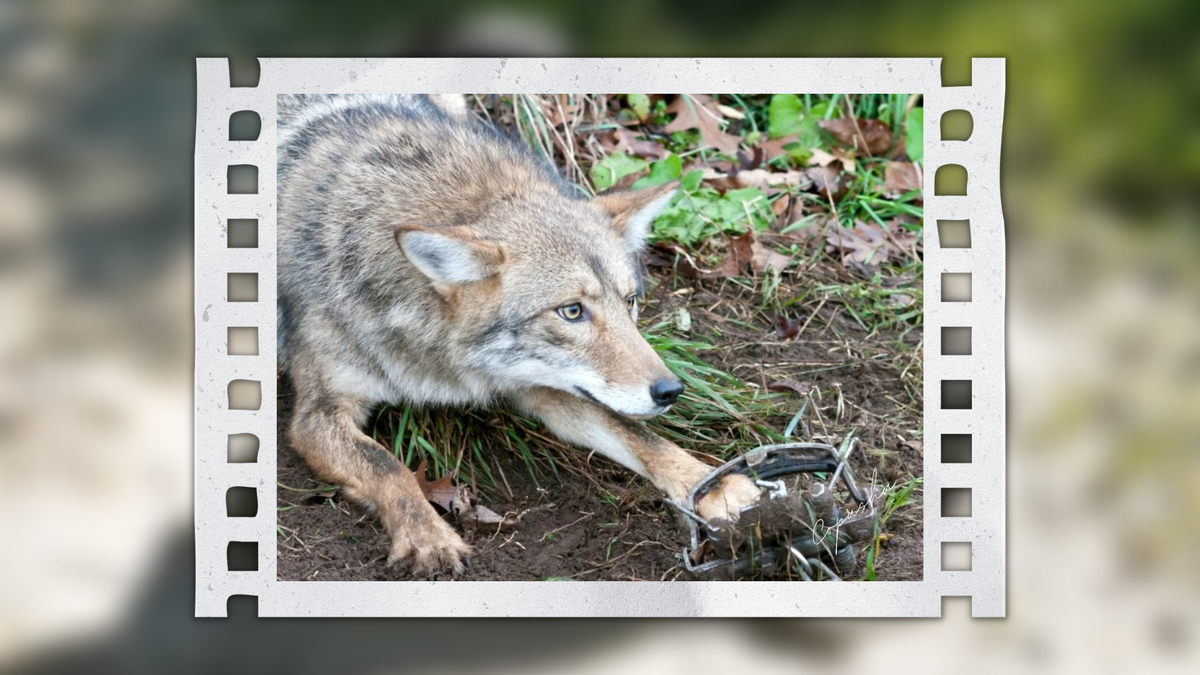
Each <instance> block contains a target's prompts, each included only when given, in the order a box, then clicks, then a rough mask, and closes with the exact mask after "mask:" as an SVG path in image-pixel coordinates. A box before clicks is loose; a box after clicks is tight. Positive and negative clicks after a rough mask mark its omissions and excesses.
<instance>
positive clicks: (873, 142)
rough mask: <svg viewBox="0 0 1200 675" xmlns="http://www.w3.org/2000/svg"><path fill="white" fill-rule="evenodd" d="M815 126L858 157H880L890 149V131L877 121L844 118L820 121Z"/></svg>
mask: <svg viewBox="0 0 1200 675" xmlns="http://www.w3.org/2000/svg"><path fill="white" fill-rule="evenodd" d="M817 124H820V125H821V128H822V129H824V130H826V131H828V132H829V133H831V134H833V135H834V137H835V138H837V139H838V140H839V141H841V142H842V143H844V144H846V145H848V146H850V147H852V148H854V149H855V151H856V154H859V155H867V154H869V155H882V154H884V153H885V152H887V151H888V148H890V147H892V130H891V129H890V128H888V126H887V125H886V124H884V123H883V122H880V121H879V120H855V119H847V118H845V117H842V118H838V119H833V120H821V121H820V122H818V123H817Z"/></svg>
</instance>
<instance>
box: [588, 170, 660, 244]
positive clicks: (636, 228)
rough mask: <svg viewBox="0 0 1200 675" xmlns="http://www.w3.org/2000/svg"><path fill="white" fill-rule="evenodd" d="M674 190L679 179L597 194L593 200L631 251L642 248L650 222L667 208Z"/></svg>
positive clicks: (648, 232)
mask: <svg viewBox="0 0 1200 675" xmlns="http://www.w3.org/2000/svg"><path fill="white" fill-rule="evenodd" d="M677 192H679V181H672V182H670V183H667V184H666V185H656V186H655V187H648V188H643V189H641V190H624V191H621V192H612V193H609V194H604V195H600V196H598V197H596V203H598V204H599V205H600V206H601V207H603V208H604V210H605V211H608V213H609V214H610V215H611V216H612V218H613V225H614V226H615V227H616V228H617V231H618V232H620V233H621V236H623V237H625V242H626V243H627V244H628V245H629V248H630V250H633V251H641V250H642V248H643V247H644V246H645V245H646V236H647V235H649V234H650V223H653V222H654V219H655V217H657V216H658V214H659V213H661V212H662V210H663V209H665V208H667V204H670V203H671V200H672V199H674V198H675V194H676V193H677Z"/></svg>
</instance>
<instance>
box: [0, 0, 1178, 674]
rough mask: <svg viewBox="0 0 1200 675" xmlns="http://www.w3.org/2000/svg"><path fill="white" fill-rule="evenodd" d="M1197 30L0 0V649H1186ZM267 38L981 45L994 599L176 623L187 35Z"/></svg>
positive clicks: (696, 11)
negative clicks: (1001, 328)
mask: <svg viewBox="0 0 1200 675" xmlns="http://www.w3.org/2000/svg"><path fill="white" fill-rule="evenodd" d="M1198 27H1200V4H1197V3H1189V2H1170V1H1167V0H1143V1H1142V2H1138V3H1118V2H1099V1H1096V0H1091V1H1082V0H1071V1H1068V2H1061V3H1054V4H1051V3H1046V2H1043V1H1041V0H1012V1H1008V2H999V3H992V4H987V5H984V4H982V3H962V2H941V1H929V0H926V1H923V2H912V3H905V4H903V5H901V4H898V3H887V4H886V5H881V6H876V5H872V4H870V3H864V2H843V3H812V4H802V3H794V2H772V1H770V0H764V1H762V2H758V3H754V4H752V5H747V4H745V3H743V4H740V5H739V4H737V3H733V4H731V3H726V2H712V1H711V0H692V1H691V2H687V3H683V2H675V3H673V2H664V1H657V2H638V1H634V0H611V1H610V2H606V3H603V4H583V3H576V4H573V5H570V6H568V7H564V8H560V7H558V6H555V5H551V4H550V3H545V2H529V3H510V4H496V3H488V4H486V5H485V4H484V3H438V4H435V3H422V4H415V3H414V4H412V5H411V6H410V5H408V4H407V3H398V2H396V3H384V2H370V3H348V2H347V3H338V4H337V7H336V8H335V11H329V8H328V7H327V6H325V5H322V4H320V3H313V2H291V3H287V4H279V5H274V4H269V3H265V2H256V1H250V0H241V1H238V2H233V1H226V2H210V3H200V2H198V1H190V0H161V1H157V0H114V1H112V2H105V3H98V2H90V1H88V0H38V1H37V2H32V1H30V2H21V1H19V0H13V1H8V2H3V3H0V542H2V543H0V671H15V672H74V671H86V672H164V671H168V670H170V671H172V672H190V671H195V672H209V671H213V670H216V669H218V668H221V669H228V670H230V671H236V670H243V669H246V670H248V669H250V668H254V669H256V670H262V669H266V668H268V667H269V666H272V665H274V666H279V665H280V664H281V662H282V665H283V666H284V667H287V668H289V670H291V671H292V672H317V671H319V670H326V669H329V668H333V667H337V668H340V669H341V670H345V671H356V672H358V671H367V672H440V673H457V672H505V671H510V670H511V671H520V672H560V671H561V670H563V669H565V668H567V667H570V668H573V669H578V670H583V671H595V672H600V671H610V670H613V669H615V668H631V667H636V668H656V669H660V670H664V671H670V672H688V673H700V672H717V671H725V672H727V671H730V670H733V669H738V668H742V669H744V668H751V667H752V668H759V667H762V668H779V667H783V668H789V669H791V670H806V669H810V670H822V671H823V670H827V669H829V668H839V667H849V668H863V667H869V668H873V669H882V668H891V667H904V668H908V667H914V666H915V667H921V666H918V665H917V664H925V665H924V669H925V670H927V671H932V672H953V671H962V670H966V669H968V668H970V669H972V670H974V671H976V672H1012V671H1013V670H1014V669H1020V670H1021V671H1031V672H1032V671H1037V672H1089V673H1090V672H1135V671H1136V672H1141V671H1143V670H1145V671H1152V670H1164V669H1166V668H1168V667H1174V668H1178V667H1180V666H1184V667H1186V666H1188V665H1190V666H1192V668H1195V666H1196V665H1197V664H1200V565H1198V564H1197V556H1198V554H1200V219H1198V216H1200V189H1198V188H1200V113H1198V112H1197V111H1198V110H1200V86H1198V85H1200V39H1197V38H1198V37H1200V36H1198V35H1197V32H1198V30H1197V28H1198ZM289 55H297V56H299V55H303V56H420V55H426V56H480V55H491V56H651V57H652V56H692V55H695V56H876V55H896V56H932V57H944V58H945V59H946V63H945V67H944V75H945V76H946V80H947V82H948V83H956V82H957V83H967V82H968V81H969V72H970V62H969V58H970V57H972V56H1004V57H1006V58H1007V59H1008V66H1007V68H1008V93H1007V113H1006V122H1005V142H1004V155H1003V177H1002V183H1003V188H1004V203H1005V216H1006V223H1007V241H1008V248H1007V254H1008V387H1009V389H1008V394H1009V397H1008V398H1009V407H1008V420H1009V436H1008V452H1009V507H1008V510H1009V522H1008V541H1009V559H1008V565H1009V567H1008V569H1009V575H1008V577H1009V578H1008V618H1007V619H1004V620H988V621H982V620H976V621H972V620H969V619H968V618H967V617H968V615H969V607H968V605H967V604H966V603H965V602H962V601H948V602H947V604H946V606H945V614H946V617H945V618H944V619H942V620H940V621H936V620H925V621H907V622H899V621H870V622H851V621H775V622H729V621H722V622H691V623H682V622H653V623H645V622H640V623H633V622H594V621H593V622H529V621H523V622H504V623H501V622H471V623H466V624H462V623H454V624H446V623H444V622H432V621H387V622H383V621H344V622H329V621H321V622H313V621H306V622H301V621H270V622H260V621H255V620H254V619H253V618H252V617H253V615H254V613H255V607H254V605H253V602H252V601H245V602H242V601H240V600H235V601H234V602H233V603H232V604H231V608H230V611H231V618H230V619H227V620H206V621H198V620H196V619H193V618H191V616H192V611H193V607H192V590H191V587H192V579H193V577H192V574H193V569H192V560H193V558H192V549H191V543H190V527H189V524H190V519H191V494H192V493H191V479H192V474H191V466H192V463H191V462H192V459H191V438H192V425H191V415H190V406H191V388H192V379H191V378H192V325H193V308H192V281H191V279H192V255H191V253H192V251H191V249H192V212H191V194H192V184H191V175H192V148H193V122H194V117H193V115H194V109H195V108H194V105H195V77H194V72H195V69H194V61H193V59H194V58H195V57H196V56H229V57H232V58H233V59H234V66H235V73H234V74H235V78H238V79H241V80H244V81H250V82H252V81H253V80H254V78H255V77H256V72H257V69H256V66H255V62H254V57H256V56H289ZM462 646H466V647H469V648H468V649H463V648H462ZM931 667H932V668H931Z"/></svg>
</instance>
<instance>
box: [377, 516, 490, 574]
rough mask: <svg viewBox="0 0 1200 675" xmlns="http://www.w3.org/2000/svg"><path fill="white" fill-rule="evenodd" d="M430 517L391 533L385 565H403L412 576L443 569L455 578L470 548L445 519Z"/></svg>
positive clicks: (436, 572)
mask: <svg viewBox="0 0 1200 675" xmlns="http://www.w3.org/2000/svg"><path fill="white" fill-rule="evenodd" d="M431 516H432V517H431V518H429V519H428V520H425V519H422V521H421V522H416V523H412V524H411V525H409V527H407V528H405V529H404V530H401V531H398V532H393V533H392V550H391V552H390V553H389V554H388V560H387V564H388V565H389V566H391V565H397V564H402V565H405V566H407V567H408V568H409V569H410V570H411V572H412V575H413V576H414V577H428V576H431V575H434V574H438V573H444V572H450V573H451V574H453V575H454V576H455V577H457V576H458V575H459V574H462V571H463V561H464V560H465V559H466V558H467V556H468V555H470V554H471V547H470V546H467V544H466V542H464V541H463V540H462V537H460V536H458V533H457V532H455V531H454V528H452V527H450V526H449V525H448V524H447V523H446V521H444V520H442V519H441V518H438V517H437V516H436V515H433V514H431Z"/></svg>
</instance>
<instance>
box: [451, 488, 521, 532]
mask: <svg viewBox="0 0 1200 675" xmlns="http://www.w3.org/2000/svg"><path fill="white" fill-rule="evenodd" d="M449 510H450V512H451V513H453V514H454V516H455V518H457V519H458V522H459V524H460V525H462V526H463V528H464V529H467V530H473V529H476V528H488V529H491V530H495V531H499V530H507V529H510V528H513V527H516V526H517V525H519V524H520V523H521V516H523V515H524V512H522V513H518V514H514V515H511V516H510V515H507V514H506V515H503V516H502V515H500V514H499V513H496V512H495V511H493V510H491V509H489V508H488V507H486V506H484V505H483V504H477V503H476V498H475V492H474V491H473V490H471V488H470V487H468V486H466V485H460V486H458V489H457V491H456V492H455V494H454V499H453V500H452V501H451V504H450V509H449Z"/></svg>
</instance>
